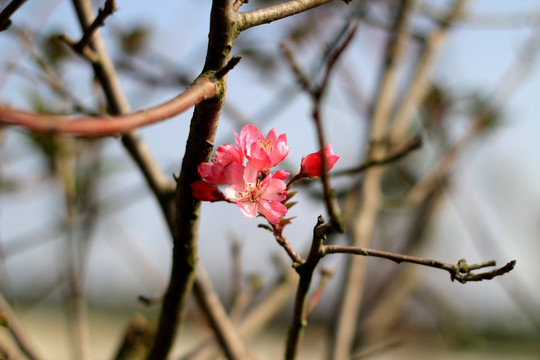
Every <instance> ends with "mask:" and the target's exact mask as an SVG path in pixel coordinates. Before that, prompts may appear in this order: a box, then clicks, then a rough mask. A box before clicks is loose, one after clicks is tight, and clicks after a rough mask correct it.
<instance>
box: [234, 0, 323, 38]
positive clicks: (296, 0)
mask: <svg viewBox="0 0 540 360" xmlns="http://www.w3.org/2000/svg"><path fill="white" fill-rule="evenodd" d="M331 1H333V0H290V1H286V2H284V3H281V4H277V5H273V6H268V7H265V8H262V9H258V10H253V11H248V12H245V13H239V14H240V16H241V24H240V26H239V30H240V31H244V30H247V29H249V28H251V27H254V26H258V25H262V24H269V23H271V22H273V21H276V20H280V19H283V18H286V17H289V16H292V15H296V14H299V13H301V12H304V11H307V10H309V9H313V8H314V7H317V6H321V5H324V4H326V3H329V2H331Z"/></svg>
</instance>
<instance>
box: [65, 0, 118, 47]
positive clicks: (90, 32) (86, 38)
mask: <svg viewBox="0 0 540 360" xmlns="http://www.w3.org/2000/svg"><path fill="white" fill-rule="evenodd" d="M115 11H116V0H105V5H104V6H103V8H102V9H99V11H98V14H97V16H96V18H95V20H94V21H93V22H92V24H90V26H88V27H87V28H86V30H85V31H84V35H83V36H82V38H81V40H80V41H79V42H78V43H76V44H75V45H74V49H75V51H77V52H82V50H83V49H84V48H85V47H86V46H88V45H89V44H90V41H91V40H92V37H93V36H94V34H95V33H96V31H97V30H98V29H99V28H100V27H101V26H103V25H104V24H105V19H106V18H107V17H109V16H111V15H112V14H113V13H114V12H115Z"/></svg>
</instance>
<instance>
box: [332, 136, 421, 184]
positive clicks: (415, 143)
mask: <svg viewBox="0 0 540 360" xmlns="http://www.w3.org/2000/svg"><path fill="white" fill-rule="evenodd" d="M421 147H422V136H420V135H417V136H415V137H413V138H412V139H411V140H409V141H407V143H406V144H405V145H403V146H402V147H401V148H400V149H398V150H396V151H395V152H394V153H392V154H390V155H388V156H386V157H385V158H383V159H372V160H367V161H366V162H364V163H363V164H362V165H360V166H357V167H354V168H352V169H344V170H339V171H334V172H332V175H333V176H343V175H354V174H358V173H361V172H363V171H366V170H367V169H369V168H371V167H373V166H381V165H387V164H390V163H394V162H396V161H398V160H400V159H402V158H404V157H405V156H407V155H408V154H409V153H411V152H412V151H414V150H417V149H420V148H421Z"/></svg>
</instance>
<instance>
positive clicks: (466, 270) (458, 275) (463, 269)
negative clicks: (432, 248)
mask: <svg viewBox="0 0 540 360" xmlns="http://www.w3.org/2000/svg"><path fill="white" fill-rule="evenodd" d="M321 253H322V256H325V255H327V254H354V255H362V256H373V257H379V258H383V259H387V260H392V261H394V262H396V263H398V264H399V263H401V262H407V263H413V264H418V265H423V266H428V267H432V268H436V269H441V270H445V271H447V272H448V273H450V279H451V280H452V281H454V280H457V281H459V282H460V283H462V284H465V283H466V282H469V281H482V280H491V279H493V278H494V277H496V276H501V275H504V274H506V273H508V272H510V271H511V270H512V269H513V268H514V266H515V265H516V260H512V261H510V262H508V263H506V265H504V266H502V267H500V268H496V269H494V270H491V271H486V272H482V273H472V271H473V270H478V269H482V268H485V267H489V266H495V265H496V263H495V261H494V260H490V261H486V262H483V263H479V264H472V265H468V264H467V262H466V261H465V259H461V260H459V261H458V262H457V264H456V265H452V264H448V263H444V262H442V261H438V260H431V259H425V258H420V257H415V256H408V255H402V254H396V253H391V252H387V251H380V250H373V249H365V248H359V247H355V246H340V245H323V246H322V247H321Z"/></svg>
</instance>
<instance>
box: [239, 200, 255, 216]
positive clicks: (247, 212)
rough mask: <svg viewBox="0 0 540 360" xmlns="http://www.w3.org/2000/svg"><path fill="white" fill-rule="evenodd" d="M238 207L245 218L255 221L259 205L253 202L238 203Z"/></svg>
mask: <svg viewBox="0 0 540 360" xmlns="http://www.w3.org/2000/svg"><path fill="white" fill-rule="evenodd" d="M236 205H238V207H239V208H240V211H241V212H242V214H243V215H244V216H245V217H247V218H249V219H253V218H254V217H255V216H257V203H254V202H251V201H238V202H237V203H236Z"/></svg>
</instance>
